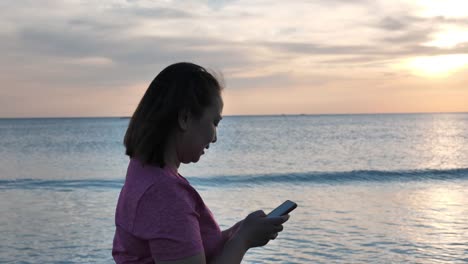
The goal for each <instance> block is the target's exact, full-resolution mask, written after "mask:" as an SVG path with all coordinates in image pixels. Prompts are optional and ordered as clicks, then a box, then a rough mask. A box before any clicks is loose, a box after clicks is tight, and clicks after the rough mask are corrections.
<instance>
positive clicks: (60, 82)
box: [0, 0, 468, 112]
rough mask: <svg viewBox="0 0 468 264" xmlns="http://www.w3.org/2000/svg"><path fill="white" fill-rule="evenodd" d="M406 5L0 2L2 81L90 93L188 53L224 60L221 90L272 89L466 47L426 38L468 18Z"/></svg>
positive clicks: (192, 57)
mask: <svg viewBox="0 0 468 264" xmlns="http://www.w3.org/2000/svg"><path fill="white" fill-rule="evenodd" d="M415 6H416V5H414V4H413V2H412V1H384V0H378V1H368V0H356V1H346V0H332V1H325V0H315V1H292V2H290V3H289V2H288V3H287V4H286V3H282V2H275V1H266V0H265V1H244V0H235V1H234V0H227V1H211V0H206V1H195V0H184V1H159V2H155V1H149V0H140V1H124V0H109V1H104V2H95V1H56V0H44V1H40V2H38V1H32V0H18V1H0V38H1V40H2V41H0V52H1V54H2V60H0V72H1V73H0V84H1V85H2V86H3V87H11V88H10V89H9V90H8V91H7V92H6V94H5V96H6V95H8V96H10V97H9V98H18V97H17V95H18V92H17V91H16V90H27V89H43V90H44V91H47V92H52V91H54V89H55V90H59V89H69V90H68V91H70V93H72V92H74V91H78V90H79V91H83V90H86V91H89V93H90V94H91V93H92V92H91V91H92V90H93V89H97V87H98V89H104V90H112V89H122V88H121V87H130V86H132V87H133V86H134V85H135V84H136V83H144V82H148V83H149V82H150V81H151V80H152V78H154V76H155V75H156V74H157V73H158V72H159V71H160V70H162V68H164V67H165V66H167V65H168V64H171V63H174V62H177V61H192V62H195V63H199V64H201V65H203V66H206V67H208V68H213V69H215V70H220V71H222V72H223V73H224V76H225V79H226V83H227V85H228V86H229V87H230V89H238V90H248V89H254V88H255V87H262V88H265V89H267V87H270V88H271V89H272V90H275V91H278V90H279V89H282V87H292V86H301V87H305V86H308V85H309V86H320V85H325V84H326V85H329V84H330V85H331V83H334V82H335V83H338V80H343V78H351V77H353V76H351V75H355V76H357V75H358V74H363V73H362V72H369V71H373V72H376V76H380V75H378V74H380V73H382V72H384V73H385V74H387V75H391V71H392V69H391V68H388V67H387V68H386V65H390V64H392V63H394V62H397V61H398V60H402V59H405V58H410V57H415V56H425V55H444V54H458V53H468V45H467V44H468V43H457V45H454V46H453V47H450V48H440V47H433V46H430V45H426V43H429V42H430V41H431V40H433V38H434V36H436V35H437V34H438V33H439V32H440V31H441V30H443V29H444V27H446V26H457V27H459V28H462V29H466V28H467V27H468V19H466V18H467V17H461V16H458V17H448V16H433V17H430V16H424V17H423V16H420V15H418V13H417V12H416V11H417V9H415ZM246 10H247V11H246ZM467 15H468V14H467ZM345 75H346V76H345ZM398 76H400V75H398ZM44 87H48V88H47V89H46V88H44ZM118 87H120V88H118ZM49 88H50V89H49ZM127 92H128V91H127ZM26 94H27V93H24V94H22V95H23V96H24V95H26ZM0 112H1V108H0Z"/></svg>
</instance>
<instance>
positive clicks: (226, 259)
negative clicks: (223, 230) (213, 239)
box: [154, 235, 248, 264]
mask: <svg viewBox="0 0 468 264" xmlns="http://www.w3.org/2000/svg"><path fill="white" fill-rule="evenodd" d="M247 250H248V247H247V244H246V243H245V241H244V240H243V238H242V237H240V236H238V235H234V236H233V237H232V238H231V239H229V240H228V241H227V242H226V244H225V245H224V249H223V251H222V253H221V254H220V255H219V256H218V257H217V258H216V259H215V260H213V261H211V263H209V264H239V263H241V261H242V258H243V257H244V255H245V252H247ZM154 262H155V263H156V264H207V263H206V260H205V253H204V252H201V253H199V254H197V255H195V256H191V257H188V258H184V259H180V260H175V261H158V260H157V259H155V260H154Z"/></svg>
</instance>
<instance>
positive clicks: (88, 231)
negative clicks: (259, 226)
mask: <svg viewBox="0 0 468 264" xmlns="http://www.w3.org/2000/svg"><path fill="white" fill-rule="evenodd" d="M127 125H128V119H119V118H101V119H0V237H2V239H1V240H0V262H1V263H19V262H20V263H111V262H112V258H111V252H110V251H111V248H112V238H113V232H114V222H113V221H114V210H115V205H116V202H117V197H118V194H119V191H120V188H121V187H122V184H123V180H124V177H125V171H126V168H127V165H128V158H127V157H126V156H124V154H123V152H124V148H123V146H122V139H123V135H124V133H125V129H126V127H127ZM180 173H181V174H182V175H184V176H186V177H187V178H188V179H189V181H190V182H191V183H192V184H193V185H194V186H195V188H196V189H197V190H198V191H199V192H200V194H201V195H202V197H203V199H204V200H205V203H206V204H207V205H208V206H209V207H210V209H211V210H212V211H213V213H214V214H215V216H216V219H217V221H218V222H219V224H220V226H221V227H222V228H227V227H229V226H230V225H232V224H234V223H235V222H236V221H239V220H241V219H243V218H244V217H245V216H246V215H247V214H248V213H250V212H252V211H255V210H258V209H263V210H265V211H269V210H271V209H272V208H273V207H275V206H276V205H278V204H280V203H281V202H282V201H284V200H286V199H290V200H294V201H295V202H297V203H298V205H299V207H298V208H297V209H296V210H295V211H294V212H293V213H291V219H290V220H289V222H288V223H287V224H286V225H285V230H284V231H283V232H282V233H281V234H280V236H279V237H278V238H277V239H276V240H275V241H272V242H271V243H270V244H269V245H267V246H266V247H263V248H255V249H252V250H250V251H249V252H248V253H247V255H246V257H245V259H244V260H245V261H244V262H245V263H468V207H467V206H466V205H467V204H468V114H414V115H413V114H412V115H337V116H258V117H225V118H224V119H223V121H222V122H221V124H220V127H219V131H218V142H217V143H216V144H214V145H213V146H210V149H209V150H208V152H207V154H206V155H204V156H203V158H202V160H201V161H200V162H199V163H197V164H191V165H185V166H182V167H181V169H180Z"/></svg>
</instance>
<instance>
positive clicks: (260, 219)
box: [237, 210, 289, 248]
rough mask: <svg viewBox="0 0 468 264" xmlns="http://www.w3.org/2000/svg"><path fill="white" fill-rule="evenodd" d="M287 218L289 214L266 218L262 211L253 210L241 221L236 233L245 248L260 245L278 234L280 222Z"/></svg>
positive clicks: (281, 227)
mask: <svg viewBox="0 0 468 264" xmlns="http://www.w3.org/2000/svg"><path fill="white" fill-rule="evenodd" d="M288 219H289V215H285V216H279V217H268V218H267V217H266V215H265V213H264V212H263V211H261V210H259V211H255V212H253V213H251V214H249V215H248V216H247V217H246V218H245V219H244V220H243V221H242V223H241V224H240V227H239V231H238V232H237V235H238V236H239V237H240V238H241V239H242V240H243V241H244V242H245V243H246V246H247V248H252V247H261V246H264V245H266V244H267V243H268V242H269V241H270V240H271V239H275V238H276V237H277V236H278V233H279V232H281V231H282V230H283V225H282V224H283V223H284V222H286V221H288Z"/></svg>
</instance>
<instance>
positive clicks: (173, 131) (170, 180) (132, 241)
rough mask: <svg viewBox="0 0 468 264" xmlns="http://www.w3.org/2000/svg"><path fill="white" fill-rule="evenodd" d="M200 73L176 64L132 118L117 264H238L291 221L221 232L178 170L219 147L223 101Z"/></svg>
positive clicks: (259, 216) (256, 220)
mask: <svg viewBox="0 0 468 264" xmlns="http://www.w3.org/2000/svg"><path fill="white" fill-rule="evenodd" d="M221 90H222V87H221V85H220V83H219V82H218V80H217V79H216V78H215V77H214V76H213V75H212V74H210V73H208V72H207V71H206V70H205V69H204V68H203V67H201V66H198V65H195V64H192V63H176V64H173V65H170V66H168V67H167V68H165V69H164V70H163V71H161V73H159V74H158V75H157V76H156V78H155V79H154V80H153V82H152V83H151V84H150V86H149V87H148V89H147V91H146V93H145V95H144V96H143V98H142V99H141V102H140V103H139V105H138V107H137V109H136V110H135V113H134V114H133V116H132V118H131V120H130V124H129V127H128V130H127V132H126V134H125V139H124V144H125V147H126V154H127V155H128V156H129V157H130V163H129V166H128V170H127V175H126V179H125V184H124V186H123V187H122V190H121V192H120V196H119V200H118V204H117V209H116V214H115V224H116V231H115V236H114V244H113V249H112V255H113V257H114V260H115V261H116V263H170V264H180V263H184V264H204V263H210V264H217V263H224V264H229V263H236V264H237V263H240V262H241V261H242V258H243V256H244V255H245V253H246V252H247V250H248V249H249V248H252V247H258V246H264V245H266V244H267V243H268V241H270V240H271V239H275V238H276V236H277V235H278V232H281V231H282V230H283V226H282V224H283V223H284V222H286V221H287V220H288V218H289V216H283V217H275V218H266V217H265V214H264V212H263V211H256V212H253V213H251V214H249V215H248V216H247V217H246V218H245V219H244V220H242V221H240V222H238V223H237V224H235V225H234V226H233V227H231V228H229V229H228V230H225V231H221V230H220V228H219V226H218V224H217V223H216V221H215V219H214V218H213V215H212V213H211V212H210V210H209V209H208V207H207V206H206V205H205V204H204V202H203V200H202V198H201V197H200V195H199V194H198V193H197V191H196V190H195V189H194V188H193V187H192V186H191V185H190V183H189V182H188V181H187V180H186V179H185V178H184V177H183V176H182V175H180V174H179V173H178V168H179V166H180V163H191V162H197V161H198V160H199V159H200V157H201V156H202V155H203V154H204V153H205V152H204V149H205V148H206V149H208V148H209V145H210V143H215V142H216V127H217V125H218V123H219V122H220V121H221V119H222V117H221V113H222V110H223V100H222V97H221Z"/></svg>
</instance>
